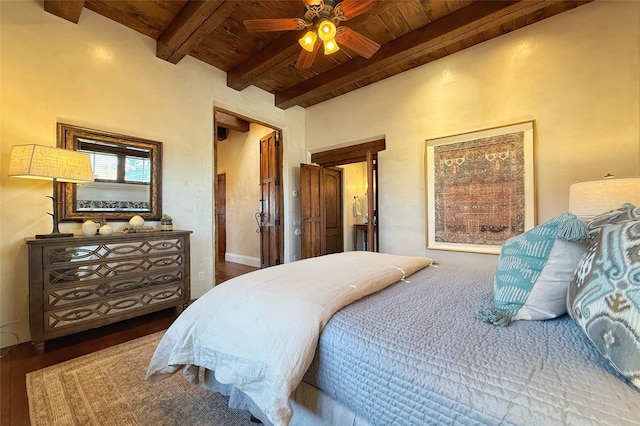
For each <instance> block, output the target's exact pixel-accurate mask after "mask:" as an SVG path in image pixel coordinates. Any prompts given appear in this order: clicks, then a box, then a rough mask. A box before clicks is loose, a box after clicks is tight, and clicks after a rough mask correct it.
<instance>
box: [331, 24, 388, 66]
mask: <svg viewBox="0 0 640 426" xmlns="http://www.w3.org/2000/svg"><path fill="white" fill-rule="evenodd" d="M336 41H337V42H338V44H339V45H341V46H344V47H346V48H347V49H350V50H353V51H354V52H356V53H357V54H358V55H360V56H362V57H364V58H367V59H369V58H370V57H372V56H373V54H374V53H376V52H377V51H378V49H380V45H379V44H378V43H376V42H375V41H373V40H371V39H369V38H367V37H365V36H363V35H362V34H360V33H359V32H357V31H354V30H352V29H350V28H347V27H339V31H338V34H337V35H336Z"/></svg>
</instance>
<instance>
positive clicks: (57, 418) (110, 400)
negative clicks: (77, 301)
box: [27, 332, 255, 426]
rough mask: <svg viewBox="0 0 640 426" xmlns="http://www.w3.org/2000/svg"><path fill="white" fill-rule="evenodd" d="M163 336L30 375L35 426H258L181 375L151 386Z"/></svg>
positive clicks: (29, 392) (178, 374)
mask: <svg viewBox="0 0 640 426" xmlns="http://www.w3.org/2000/svg"><path fill="white" fill-rule="evenodd" d="M163 333H164V332H158V333H155V334H151V335H149V336H145V337H141V338H139V339H136V340H132V341H130V342H127V343H123V344H120V345H117V346H113V347H111V348H107V349H103V350H101V351H98V352H94V353H92V354H89V355H85V356H82V357H79V358H75V359H72V360H69V361H66V362H63V363H60V364H56V365H52V366H50V367H47V368H44V369H42V370H38V371H34V372H32V373H28V374H27V394H28V397H29V416H30V418H31V425H32V426H39V425H47V426H49V425H61V426H62V425H64V426H68V425H109V426H112V425H220V426H222V425H224V426H227V425H229V426H235V425H243V426H244V425H255V423H251V421H250V415H249V413H248V412H246V411H239V410H232V409H230V408H228V407H227V398H225V397H223V396H221V395H220V394H217V393H213V392H209V391H207V390H205V389H202V388H201V387H200V386H199V385H192V384H190V383H189V382H187V381H186V380H185V379H184V378H183V377H182V375H181V374H180V373H177V374H174V375H173V376H171V377H170V378H168V379H165V380H163V381H161V382H158V383H150V382H147V381H146V380H145V373H146V371H147V365H148V364H149V360H150V359H151V355H152V354H153V351H154V350H155V348H156V345H157V344H158V342H159V341H160V338H161V337H162V335H163Z"/></svg>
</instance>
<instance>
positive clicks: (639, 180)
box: [569, 175, 640, 220]
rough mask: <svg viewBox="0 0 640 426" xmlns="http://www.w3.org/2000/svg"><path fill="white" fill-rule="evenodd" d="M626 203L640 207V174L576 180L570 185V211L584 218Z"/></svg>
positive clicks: (586, 218) (589, 217)
mask: <svg viewBox="0 0 640 426" xmlns="http://www.w3.org/2000/svg"><path fill="white" fill-rule="evenodd" d="M624 203H631V204H633V205H634V206H636V207H640V176H633V177H620V178H617V177H614V176H612V175H606V176H605V177H604V178H603V179H597V180H589V181H584V182H576V183H573V184H571V186H570V187H569V212H570V213H573V214H575V215H576V216H578V218H580V219H582V220H588V219H591V218H592V217H594V216H596V215H598V214H600V213H605V212H608V211H609V210H613V209H617V208H618V207H620V206H622V205H623V204H624Z"/></svg>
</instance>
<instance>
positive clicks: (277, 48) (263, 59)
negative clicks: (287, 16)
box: [227, 31, 301, 90]
mask: <svg viewBox="0 0 640 426" xmlns="http://www.w3.org/2000/svg"><path fill="white" fill-rule="evenodd" d="M300 37H301V34H300V31H289V32H287V33H286V34H284V35H283V36H282V37H279V38H278V39H277V40H276V41H275V42H274V43H271V44H270V45H269V46H268V47H267V48H266V49H262V50H261V51H259V52H257V53H256V54H255V55H252V56H251V57H250V58H249V59H247V60H246V61H244V62H242V63H240V64H238V65H237V66H236V67H235V68H234V69H232V70H231V71H229V72H228V73H227V86H229V87H231V88H233V89H236V90H243V89H246V88H247V87H249V86H251V85H252V84H253V83H254V82H255V81H256V80H258V79H259V78H260V77H261V76H262V75H263V74H265V73H267V72H269V71H272V70H273V68H275V67H277V66H278V65H279V64H280V63H282V62H284V61H286V60H287V59H289V58H290V57H291V56H293V55H295V54H296V53H298V52H299V51H300V49H301V47H300V45H299V44H298V39H299V38H300Z"/></svg>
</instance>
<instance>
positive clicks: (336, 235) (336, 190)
mask: <svg viewBox="0 0 640 426" xmlns="http://www.w3.org/2000/svg"><path fill="white" fill-rule="evenodd" d="M323 178H324V200H325V201H324V207H325V208H324V211H325V228H324V229H325V239H326V245H325V248H326V249H325V254H329V253H339V252H342V251H344V232H343V225H342V218H343V215H342V170H341V169H338V168H334V167H332V168H328V169H324V170H323Z"/></svg>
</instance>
